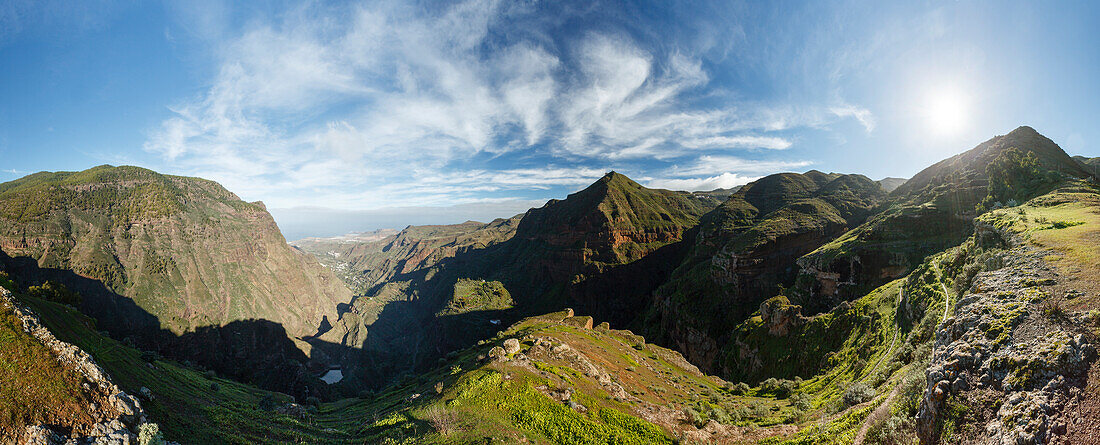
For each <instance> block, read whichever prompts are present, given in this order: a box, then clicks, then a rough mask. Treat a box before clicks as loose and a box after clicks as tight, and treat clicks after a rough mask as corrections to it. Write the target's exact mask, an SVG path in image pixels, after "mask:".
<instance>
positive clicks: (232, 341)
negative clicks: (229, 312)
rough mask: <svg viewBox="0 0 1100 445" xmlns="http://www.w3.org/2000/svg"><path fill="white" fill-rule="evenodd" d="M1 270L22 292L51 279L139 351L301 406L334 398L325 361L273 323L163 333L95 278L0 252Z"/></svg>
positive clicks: (156, 320)
mask: <svg viewBox="0 0 1100 445" xmlns="http://www.w3.org/2000/svg"><path fill="white" fill-rule="evenodd" d="M0 266H3V267H2V268H0V270H6V271H8V272H9V273H11V274H12V275H13V276H14V277H16V278H17V280H18V282H19V283H20V285H21V286H23V287H24V288H25V287H28V286H31V285H35V284H40V283H42V282H45V281H47V280H50V281H54V282H58V283H61V284H64V285H65V286H66V287H68V288H69V289H71V290H73V291H76V292H78V293H80V295H81V297H82V298H83V303H82V304H81V306H80V308H79V310H80V312H82V313H84V314H85V315H88V316H89V317H92V318H93V319H95V321H96V327H97V329H99V330H101V331H105V332H106V333H107V334H109V335H110V336H111V337H112V338H115V339H118V340H120V341H123V342H125V343H128V344H132V345H133V346H135V347H138V348H140V349H143V350H148V351H155V352H157V353H159V354H161V355H163V356H165V357H169V358H172V359H175V360H178V361H180V362H181V363H185V364H187V363H188V362H190V364H191V365H193V366H195V367H197V368H200V369H208V370H212V371H214V372H216V373H217V374H219V375H221V376H223V377H228V378H232V379H234V380H238V381H241V382H243V383H248V384H253V385H256V386H258V387H261V388H264V389H267V390H271V391H278V392H282V393H286V394H290V395H292V396H294V397H295V398H296V399H298V400H299V401H300V402H304V401H305V399H306V398H308V397H318V398H321V399H323V400H331V399H334V398H336V396H337V395H338V394H336V391H335V389H334V388H332V387H330V386H329V385H327V384H325V383H324V382H322V381H321V380H320V379H319V378H318V375H319V374H320V373H323V372H324V371H326V370H327V369H328V368H329V363H326V362H322V361H318V360H312V359H311V357H309V356H307V355H306V354H305V353H304V352H302V350H301V349H299V348H298V346H297V345H295V343H294V341H293V340H292V339H291V338H290V336H289V335H288V334H287V332H286V329H284V328H283V326H282V325H281V324H279V323H277V322H274V321H270V320H264V319H249V320H237V321H233V322H230V323H228V324H226V325H224V326H201V327H199V328H197V329H195V330H193V331H189V332H186V333H183V334H182V335H177V334H175V333H173V332H171V331H169V330H167V329H163V328H162V324H161V321H160V319H159V318H158V317H157V316H156V315H153V314H151V313H149V312H148V311H146V310H145V309H143V308H141V307H140V306H138V305H137V304H136V303H135V302H134V301H133V300H132V299H130V298H129V297H126V296H123V295H120V294H118V293H115V292H114V291H112V290H111V289H110V288H109V287H108V286H106V285H105V284H104V283H102V282H100V281H98V280H93V279H90V278H86V277H83V276H80V275H78V274H76V273H74V272H72V271H69V270H65V269H55V268H43V267H39V266H38V263H37V262H36V261H35V260H34V259H33V258H30V257H24V256H20V257H11V256H8V255H7V254H6V253H5V252H3V251H0ZM337 348H343V347H342V346H340V345H331V344H329V345H326V349H327V350H329V351H335V350H336V349H337ZM345 349H346V348H345ZM129 389H130V390H134V389H135V388H129Z"/></svg>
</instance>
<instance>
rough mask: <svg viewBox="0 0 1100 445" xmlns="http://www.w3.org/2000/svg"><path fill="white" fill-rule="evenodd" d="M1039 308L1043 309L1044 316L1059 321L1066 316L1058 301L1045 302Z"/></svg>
mask: <svg viewBox="0 0 1100 445" xmlns="http://www.w3.org/2000/svg"><path fill="white" fill-rule="evenodd" d="M1039 307H1040V309H1042V311H1043V315H1046V316H1047V317H1049V318H1054V319H1059V318H1062V317H1064V316H1065V315H1066V312H1065V310H1064V309H1062V305H1061V304H1059V303H1058V302H1057V301H1049V300H1048V301H1044V302H1043V303H1042V304H1041V305H1039Z"/></svg>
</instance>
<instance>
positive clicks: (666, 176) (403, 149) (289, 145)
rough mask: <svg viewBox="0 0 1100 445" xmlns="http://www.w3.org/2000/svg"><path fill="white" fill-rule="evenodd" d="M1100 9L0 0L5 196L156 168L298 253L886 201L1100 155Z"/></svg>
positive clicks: (1091, 5) (1042, 5)
mask: <svg viewBox="0 0 1100 445" xmlns="http://www.w3.org/2000/svg"><path fill="white" fill-rule="evenodd" d="M1097 22H1100V6H1098V5H1097V3H1096V2H1062V1H1057V2H1016V1H988V2H987V1H949V2H935V1H918V2H877V1H867V2H864V1H830V2H814V1H809V2H784V1H777V2H745V3H742V2H734V1H715V2H702V1H700V2H695V1H692V2H664V1H660V2H603V1H590V0H589V1H578V2H571V1H493V0H477V1H465V2H450V1H449V2H413V1H376V2H362V3H360V2H278V1H273V2H267V1H253V2H222V1H216V0H190V1H180V2H152V1H97V0H89V1H84V2H67V1H51V0H45V1H30V0H0V181H8V180H12V179H16V178H19V177H22V176H24V175H27V174H30V173H33V172H37V171H43V170H46V171H63V170H83V169H86V168H89V167H92V166H96V165H101V164H112V165H138V166H142V167H146V168H150V169H153V170H156V171H159V172H162V173H169V174H179V175H188V176H200V177H204V178H208V179H213V180H216V181H218V182H219V183H221V184H222V185H224V186H225V187H226V188H228V189H229V190H231V191H233V192H234V193H236V194H237V195H238V196H240V197H241V198H242V199H245V200H247V201H257V200H262V201H264V203H265V204H266V205H267V207H268V208H269V209H270V211H271V213H272V214H273V215H274V216H275V218H276V220H277V221H278V222H279V224H280V226H281V227H282V229H283V231H284V234H285V235H286V237H287V238H288V239H297V238H301V237H305V236H331V235H337V234H341V233H344V232H348V231H366V230H373V229H377V228H383V227H396V228H400V227H403V226H404V225H406V224H428V223H455V222H461V221H464V220H467V219H475V220H481V221H488V220H491V219H493V218H497V217H508V216H511V215H514V214H517V213H521V212H522V211H524V210H525V209H527V208H530V207H537V206H540V205H542V203H544V202H545V201H546V200H547V199H551V198H563V197H565V196H566V195H568V194H569V193H572V192H574V191H577V190H579V189H582V188H584V187H585V186H586V185H587V184H589V183H591V182H593V181H594V180H596V179H598V178H599V177H600V176H602V175H603V174H605V173H606V172H608V171H611V170H615V171H618V172H620V173H623V174H626V175H628V176H630V177H631V178H633V179H635V180H637V181H638V182H640V183H641V184H643V185H646V186H649V187H656V188H668V189H679V190H709V189H714V188H719V187H721V188H725V187H731V186H734V185H739V184H744V183H745V182H748V181H751V180H753V179H755V178H758V177H760V176H763V175H766V174H770V173H776V172H782V171H796V172H803V171H807V170H810V169H817V170H821V171H825V172H841V173H861V174H864V175H867V176H868V177H871V178H872V179H880V178H883V177H887V176H893V177H910V176H912V175H913V174H915V173H916V172H918V171H920V170H921V169H922V168H924V167H926V166H928V165H930V164H932V163H934V162H936V161H938V160H940V159H943V158H945V157H948V156H951V155H953V154H955V153H958V152H961V151H964V150H966V149H969V148H971V147H973V146H975V145H977V144H978V143H980V142H982V141H984V140H986V139H988V138H990V137H993V136H996V135H999V134H1005V133H1007V132H1009V131H1011V130H1012V129H1014V128H1016V127H1017V126H1020V125H1030V126H1032V127H1034V128H1035V129H1037V130H1038V131H1039V132H1040V133H1043V134H1045V135H1046V136H1048V137H1050V138H1051V139H1053V140H1054V141H1055V142H1057V143H1058V144H1059V145H1061V146H1062V148H1064V149H1065V150H1066V151H1067V152H1069V153H1070V154H1081V155H1086V156H1100V147H1098V146H1097V145H1096V144H1094V143H1092V141H1096V140H1100V126H1098V125H1096V121H1097V119H1096V118H1097V117H1098V116H1100V101H1097V100H1096V99H1097V98H1100V82H1097V81H1096V79H1098V78H1100V28H1098V27H1096V26H1094V25H1095V23H1097Z"/></svg>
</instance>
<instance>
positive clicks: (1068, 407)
mask: <svg viewBox="0 0 1100 445" xmlns="http://www.w3.org/2000/svg"><path fill="white" fill-rule="evenodd" d="M1043 256H1044V252H1043V251H1040V250H1037V249H1034V248H1032V247H1028V246H1026V245H1017V246H1016V247H1013V248H1012V249H1010V250H1009V251H1008V252H1007V253H1006V254H1005V262H1006V266H1005V267H1003V268H1000V269H997V270H993V271H989V272H984V273H981V274H979V275H978V276H977V277H976V279H975V281H974V285H973V286H972V287H971V290H970V292H968V293H967V294H966V295H965V296H964V297H963V298H962V299H960V300H959V301H958V303H957V304H955V306H954V308H955V310H954V315H953V316H951V317H949V318H947V319H946V320H945V321H943V323H941V324H940V326H939V328H938V329H937V331H936V338H935V344H934V348H933V353H932V362H931V364H930V365H929V367H928V370H927V376H928V386H927V389H926V390H925V393H924V397H923V400H922V402H921V405H920V411H919V413H918V415H917V432H918V435H919V436H920V439H921V442H922V443H934V442H936V441H937V440H938V439H937V437H938V436H937V435H938V432H937V428H938V424H939V423H940V422H941V421H942V420H943V418H944V417H945V416H948V415H949V414H947V411H949V407H951V406H959V405H966V406H968V407H969V408H968V410H969V411H970V412H972V413H973V415H974V416H975V417H976V418H977V419H978V420H979V422H981V423H980V424H979V425H977V427H978V428H979V431H978V432H976V433H975V434H976V435H977V436H979V437H986V438H988V440H989V441H988V442H986V443H996V444H1005V445H1009V444H1013V445H1014V444H1040V443H1059V442H1062V441H1063V440H1064V439H1063V438H1062V437H1061V436H1062V435H1064V434H1066V422H1067V419H1066V416H1067V413H1069V412H1072V411H1073V410H1074V408H1073V407H1074V405H1075V404H1076V403H1078V402H1079V401H1080V400H1081V396H1082V395H1083V394H1082V391H1083V389H1084V386H1085V383H1086V373H1087V371H1088V369H1089V366H1090V364H1091V363H1092V362H1093V361H1094V360H1095V359H1096V357H1097V352H1096V348H1095V346H1093V345H1092V344H1091V343H1090V342H1089V341H1088V340H1087V339H1086V337H1085V336H1084V335H1081V334H1078V333H1076V332H1074V331H1075V329H1074V328H1073V326H1072V324H1071V323H1067V322H1064V321H1062V320H1058V319H1056V318H1055V317H1052V316H1051V315H1052V314H1051V312H1052V309H1050V307H1049V306H1046V307H1044V305H1045V304H1048V303H1047V301H1048V298H1049V295H1048V294H1047V293H1046V292H1045V291H1044V290H1043V288H1042V287H1040V286H1037V285H1036V284H1037V283H1053V282H1054V281H1055V279H1056V275H1055V274H1054V273H1053V272H1052V271H1051V270H1050V268H1049V267H1048V266H1046V265H1045V264H1044V260H1043ZM982 423H984V424H982Z"/></svg>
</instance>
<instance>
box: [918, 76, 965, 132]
mask: <svg viewBox="0 0 1100 445" xmlns="http://www.w3.org/2000/svg"><path fill="white" fill-rule="evenodd" d="M967 108H968V107H967V99H966V95H965V94H964V93H962V92H960V91H958V90H955V89H951V88H941V89H935V90H932V91H929V92H928V93H927V94H925V97H924V116H925V119H926V121H927V124H928V127H929V129H930V130H931V131H933V132H935V133H937V134H939V135H941V136H950V135H954V134H956V133H958V132H959V131H960V130H962V129H963V127H964V126H965V125H966V123H967V121H968V120H969V118H970V112H969V110H968V109H967Z"/></svg>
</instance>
